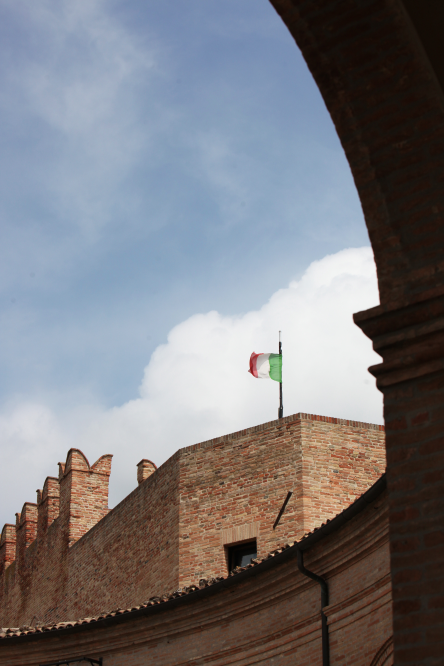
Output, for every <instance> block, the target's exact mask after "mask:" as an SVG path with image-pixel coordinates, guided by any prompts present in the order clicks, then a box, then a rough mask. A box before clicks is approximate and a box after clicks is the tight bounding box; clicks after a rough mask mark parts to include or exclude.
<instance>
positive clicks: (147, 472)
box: [137, 458, 157, 484]
mask: <svg viewBox="0 0 444 666" xmlns="http://www.w3.org/2000/svg"><path fill="white" fill-rule="evenodd" d="M156 469H157V466H156V465H155V464H154V463H153V462H151V460H148V459H147V458H142V460H141V461H140V462H139V463H137V483H139V484H140V483H142V481H145V479H147V478H148V477H149V476H151V474H152V473H153V472H155V471H156Z"/></svg>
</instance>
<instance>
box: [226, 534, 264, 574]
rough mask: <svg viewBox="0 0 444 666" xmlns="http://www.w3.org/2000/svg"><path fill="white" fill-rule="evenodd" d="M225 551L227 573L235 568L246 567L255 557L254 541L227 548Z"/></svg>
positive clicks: (255, 547) (255, 546)
mask: <svg viewBox="0 0 444 666" xmlns="http://www.w3.org/2000/svg"><path fill="white" fill-rule="evenodd" d="M227 551H228V553H227V555H228V558H227V559H228V571H233V569H235V568H236V567H246V566H247V564H250V562H251V560H253V559H254V558H255V557H257V545H256V539H254V541H248V542H244V543H240V544H235V545H234V546H228V547H227Z"/></svg>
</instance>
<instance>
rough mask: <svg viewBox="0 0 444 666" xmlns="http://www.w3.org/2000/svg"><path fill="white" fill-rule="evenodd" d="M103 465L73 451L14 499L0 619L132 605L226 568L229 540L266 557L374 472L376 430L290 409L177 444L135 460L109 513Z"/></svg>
mask: <svg viewBox="0 0 444 666" xmlns="http://www.w3.org/2000/svg"><path fill="white" fill-rule="evenodd" d="M110 468H111V456H109V455H105V456H102V457H101V458H100V459H99V460H98V461H97V462H96V463H95V464H94V465H92V466H90V465H89V463H88V461H87V459H86V458H85V456H84V455H83V453H82V452H81V451H79V450H77V449H71V450H70V451H69V453H68V456H67V459H66V463H65V464H62V463H59V478H58V479H56V478H54V477H48V478H47V479H46V481H45V484H44V486H43V490H42V491H38V493H37V499H38V503H37V505H34V504H30V503H26V504H25V505H24V507H23V510H22V513H21V514H20V517H19V518H18V522H17V527H16V528H15V534H14V535H13V534H12V531H11V529H10V526H5V528H4V535H5V536H4V545H3V537H2V546H1V550H0V557H2V558H3V560H4V562H5V564H4V573H3V574H2V575H0V626H11V625H13V626H16V625H20V624H31V623H33V622H34V623H35V622H49V621H59V620H67V619H70V618H73V617H81V616H89V615H94V614H97V613H101V612H103V611H105V610H107V609H110V608H113V607H114V606H116V605H120V606H121V605H128V606H132V605H134V604H136V603H140V602H141V601H143V600H144V599H145V598H147V597H150V596H153V595H162V594H163V593H165V592H167V591H171V590H174V589H177V588H178V587H179V586H183V585H189V584H190V583H194V582H196V581H197V580H199V579H200V578H203V577H208V576H220V575H226V573H227V561H226V548H227V547H228V546H229V545H232V544H233V543H236V542H240V541H244V540H245V539H252V538H254V539H256V542H257V549H258V555H259V556H265V555H266V554H267V553H268V552H269V551H271V550H273V549H275V548H276V547H278V546H279V545H281V544H283V543H285V542H286V541H289V540H290V539H291V540H295V539H300V538H301V537H302V536H303V535H304V534H305V533H306V532H307V531H310V530H312V529H313V528H314V527H317V526H319V525H320V524H321V523H322V522H323V521H325V520H326V519H328V518H332V517H333V516H334V515H336V514H337V513H339V512H340V511H341V510H342V509H344V508H345V507H347V506H348V505H349V504H350V503H351V502H353V500H354V499H355V498H356V497H357V496H359V495H360V494H362V492H364V491H365V490H367V488H368V487H369V486H370V485H371V484H372V483H373V482H374V481H375V480H376V479H377V478H379V476H380V475H381V474H382V472H383V471H384V468H385V450H384V431H383V428H382V426H376V425H371V424H363V423H357V422H351V421H345V420H341V419H333V418H328V417H322V416H313V415H309V414H295V415H293V416H288V417H286V418H284V419H281V420H278V421H272V422H271V423H265V424H262V425H260V426H256V427H253V428H249V429H247V430H243V431H240V432H237V433H233V434H231V435H227V436H225V437H220V438H216V439H214V440H210V441H208V442H202V443H200V444H196V445H194V446H189V447H185V448H183V449H180V450H179V451H177V453H176V454H174V455H173V456H172V457H171V458H170V459H169V460H168V461H166V462H165V463H164V464H163V465H162V466H161V467H159V469H156V466H155V465H154V463H152V462H151V461H149V460H146V459H143V460H141V461H140V462H139V463H138V465H137V482H138V485H137V487H136V488H135V489H134V490H133V491H132V492H131V493H130V494H129V495H128V496H127V497H126V498H125V499H124V500H123V501H122V502H120V504H118V505H117V506H116V507H115V508H114V509H113V510H112V511H108V505H107V501H108V482H109V474H110ZM289 491H292V493H293V495H292V497H291V500H290V501H289V503H288V505H287V506H286V509H285V512H284V514H283V516H282V518H281V520H280V523H279V525H277V526H276V528H274V527H273V526H274V523H275V520H276V517H277V515H278V513H279V511H280V509H281V507H282V504H283V502H284V500H285V498H286V496H287V493H288V492H289ZM14 537H15V539H16V549H17V555H16V556H15V562H12V559H14V558H12V559H11V548H12V540H13V538H14ZM8 544H9V545H8ZM6 552H8V555H7V554H6ZM3 553H4V555H3ZM6 567H7V568H6Z"/></svg>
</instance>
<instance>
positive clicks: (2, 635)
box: [0, 474, 385, 639]
mask: <svg viewBox="0 0 444 666" xmlns="http://www.w3.org/2000/svg"><path fill="white" fill-rule="evenodd" d="M377 486H378V488H376V487H377ZM384 488H385V474H384V475H383V476H382V477H381V478H380V479H379V480H378V481H377V482H376V483H375V484H374V485H373V486H372V487H371V488H370V489H369V490H367V491H366V492H365V493H363V494H362V495H360V496H359V497H357V498H356V499H355V501H354V502H353V504H351V505H350V506H349V507H347V509H344V511H342V512H341V513H339V514H337V516H335V518H332V519H329V520H327V521H326V522H325V523H322V525H321V526H320V527H315V528H314V530H312V531H311V532H307V533H306V534H304V536H303V537H302V538H301V539H300V540H299V541H294V542H293V543H292V544H289V543H287V544H285V545H284V546H280V547H279V548H276V550H273V551H272V552H271V553H268V555H266V556H265V557H263V558H255V559H254V560H252V561H251V563H250V564H247V566H245V567H236V568H235V569H233V571H231V572H230V573H229V574H228V576H226V577H224V576H219V577H216V578H201V579H200V580H199V584H198V585H189V586H186V587H182V588H179V589H178V590H175V591H174V592H171V593H170V594H164V595H162V596H161V597H158V596H156V597H150V599H148V601H145V602H144V603H143V604H140V605H139V606H133V607H132V608H125V609H123V608H117V609H115V610H112V611H109V612H105V613H102V614H101V615H97V616H95V617H86V618H80V619H79V620H72V621H68V622H55V623H51V624H44V625H36V626H34V627H30V626H27V625H24V626H21V627H8V628H0V639H7V638H15V637H17V636H28V635H30V634H40V633H43V632H47V631H57V630H60V629H67V628H69V627H75V626H80V625H82V624H91V623H94V622H99V621H100V620H105V619H107V618H111V617H115V616H116V615H123V614H125V613H132V612H135V611H138V610H141V609H143V608H148V607H149V606H156V605H158V604H163V603H167V602H168V601H171V600H172V599H177V598H178V597H184V596H187V595H189V594H193V593H194V592H198V591H199V590H202V589H204V588H206V587H210V586H211V585H215V584H216V583H219V582H221V581H223V580H226V579H227V578H231V577H232V576H236V575H238V574H239V573H241V572H242V571H246V570H247V569H251V568H253V567H256V566H258V565H259V564H261V563H262V562H265V561H266V560H269V559H271V558H273V557H275V556H276V555H280V554H281V553H283V552H284V551H285V550H287V549H288V548H294V547H296V546H298V545H300V544H302V543H303V542H304V541H305V540H306V539H308V538H309V537H310V536H312V535H313V534H315V533H317V532H319V530H322V528H325V527H326V525H328V524H330V523H333V522H336V523H338V519H340V518H342V517H344V516H346V514H347V512H349V511H350V509H352V508H353V507H355V506H356V505H357V504H358V503H361V504H364V502H363V501H362V500H363V498H365V497H366V496H367V497H369V499H368V501H372V500H373V495H374V492H371V491H374V489H375V490H376V489H377V492H378V494H379V493H380V492H382V490H383V489H384ZM359 510H362V509H361V508H360V509H359ZM340 524H343V523H342V522H341V523H340ZM338 526H339V523H338Z"/></svg>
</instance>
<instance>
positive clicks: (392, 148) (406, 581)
mask: <svg viewBox="0 0 444 666" xmlns="http://www.w3.org/2000/svg"><path fill="white" fill-rule="evenodd" d="M271 4H272V5H273V6H274V7H275V8H276V11H277V12H278V13H279V15H280V16H281V17H282V19H283V21H284V22H285V24H286V25H287V27H288V29H289V31H290V33H291V34H292V35H293V37H294V39H295V41H296V42H297V44H298V46H299V48H300V49H301V51H302V54H303V56H304V58H305V60H306V62H307V65H308V67H309V69H310V71H311V73H312V74H313V77H314V79H315V81H316V83H317V85H318V87H319V90H320V92H321V94H322V96H323V99H324V101H325V104H326V106H327V108H328V110H329V112H330V114H331V117H332V120H333V123H334V125H335V127H336V131H337V133H338V136H339V139H340V141H341V143H342V146H343V148H344V151H345V154H346V156H347V159H348V161H349V164H350V168H351V171H352V174H353V178H354V181H355V184H356V187H357V190H358V193H359V197H360V200H361V203H362V208H363V212H364V216H365V221H366V225H367V229H368V233H369V237H370V241H371V244H372V248H373V251H374V255H375V261H376V267H377V273H378V285H379V293H380V299H381V305H380V306H378V307H376V308H372V309H371V310H369V311H368V312H367V313H359V314H358V315H357V316H356V318H355V321H356V323H357V324H358V325H359V326H360V327H361V328H362V329H363V331H364V332H365V333H366V334H367V335H368V336H369V337H370V338H371V339H372V341H373V343H374V347H375V349H376V351H377V352H378V353H379V354H380V355H381V356H382V358H383V362H382V363H381V364H380V365H379V366H375V367H374V368H372V370H371V371H372V373H373V374H374V375H375V376H376V377H377V383H378V387H379V388H380V390H381V391H382V392H383V394H384V414H385V421H386V435H387V476H388V488H389V496H390V534H391V541H392V545H391V552H392V571H393V580H394V588H393V596H394V627H395V635H394V642H395V653H396V659H395V660H396V663H397V664H413V663H414V664H418V663H421V664H428V665H430V666H432V665H433V666H434V665H435V664H438V663H442V655H443V654H444V597H443V589H444V536H443V528H442V526H443V525H444V501H443V497H444V457H443V451H444V445H443V443H444V408H443V404H444V103H443V100H444V40H443V39H442V35H443V33H444V3H443V2H442V1H441V0H308V1H307V0H271ZM412 628H415V630H414V631H413V630H412Z"/></svg>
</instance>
